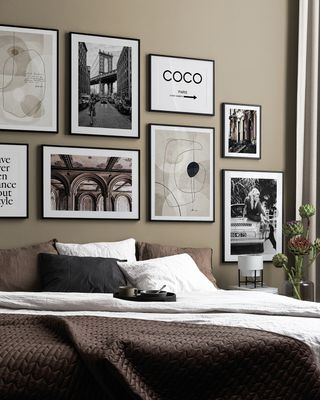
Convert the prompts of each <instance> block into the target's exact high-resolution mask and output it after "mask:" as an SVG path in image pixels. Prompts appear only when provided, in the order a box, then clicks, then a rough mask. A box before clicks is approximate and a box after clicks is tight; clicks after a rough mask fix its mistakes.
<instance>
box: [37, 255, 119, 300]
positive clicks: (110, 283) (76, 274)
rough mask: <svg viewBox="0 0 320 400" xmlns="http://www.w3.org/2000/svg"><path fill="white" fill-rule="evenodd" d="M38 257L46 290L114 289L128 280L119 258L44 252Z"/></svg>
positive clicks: (103, 291)
mask: <svg viewBox="0 0 320 400" xmlns="http://www.w3.org/2000/svg"><path fill="white" fill-rule="evenodd" d="M38 261H39V274H40V279H41V284H42V290H43V291H45V292H80V293H81V292H82V293H114V292H116V291H117V290H118V288H119V286H124V285H126V284H127V282H126V279H125V277H124V275H123V273H122V272H121V270H120V268H119V267H118V264H117V261H120V260H117V259H116V258H104V257H77V256H63V255H54V254H47V253H41V254H39V260H38Z"/></svg>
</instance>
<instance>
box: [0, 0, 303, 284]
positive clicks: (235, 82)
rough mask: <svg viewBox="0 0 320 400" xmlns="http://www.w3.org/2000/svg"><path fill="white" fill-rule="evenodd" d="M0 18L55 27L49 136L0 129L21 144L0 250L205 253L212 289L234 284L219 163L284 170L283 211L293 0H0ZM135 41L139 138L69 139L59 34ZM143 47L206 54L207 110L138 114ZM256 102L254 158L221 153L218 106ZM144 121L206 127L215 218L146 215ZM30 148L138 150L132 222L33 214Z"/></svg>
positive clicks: (269, 272) (35, 168)
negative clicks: (144, 246)
mask: <svg viewBox="0 0 320 400" xmlns="http://www.w3.org/2000/svg"><path fill="white" fill-rule="evenodd" d="M0 8H1V22H2V23H4V24H13V25H25V26H35V27H44V28H45V27H47V28H57V29H59V30H60V54H59V57H60V63H59V64H60V65H59V74H60V82H59V90H60V95H59V115H60V121H59V133H58V134H57V135H55V134H50V133H46V134H45V133H17V132H12V133H10V132H1V133H0V135H1V139H0V142H17V143H19V142H20V143H24V142H27V143H29V144H30V172H29V174H30V175H29V179H30V184H29V192H30V199H29V200H30V206H29V219H27V220H4V219H3V220H1V222H0V224H1V225H0V226H1V230H0V235H1V237H0V247H2V248H5V247H13V246H20V245H24V244H31V243H36V242H38V241H42V240H47V239H50V238H53V237H56V238H58V239H59V240H60V241H68V242H89V241H112V240H118V239H124V238H127V237H134V238H136V239H138V240H145V241H152V242H160V243H164V244H174V245H181V246H195V247H197V246H209V247H213V249H214V259H213V262H214V271H215V275H216V277H217V280H218V283H219V284H220V285H221V286H223V287H224V286H226V285H228V284H234V283H235V282H236V277H237V270H236V266H235V264H222V263H221V240H222V232H221V231H222V229H221V228H222V213H221V211H222V210H221V172H220V170H221V169H224V168H226V169H252V170H280V171H286V174H285V183H286V199H287V200H286V215H287V216H288V217H290V216H291V217H292V216H293V211H294V204H293V202H292V201H291V200H292V199H293V196H294V127H295V93H296V75H295V74H296V47H297V15H298V0H197V1H191V0H90V1H84V0H54V1H52V0H27V1H25V0H0ZM69 31H74V32H83V33H94V34H104V35H113V36H127V37H132V38H140V39H141V98H140V102H141V137H140V139H123V138H122V139H115V138H108V137H94V136H93V137H80V136H71V135H69V98H70V95H69V86H70V75H69V44H68V36H67V34H68V32H69ZM149 53H159V54H168V55H177V56H187V57H188V56H190V57H196V58H197V57H198V58H208V59H214V60H215V62H216V91H215V101H216V116H215V117H207V116H192V115H183V114H177V115H175V114H166V113H151V112H147V111H146V94H147V89H148V88H147V85H146V83H147V80H146V59H147V54H149ZM222 102H236V103H249V104H261V106H262V159H261V160H254V161H249V160H236V159H223V158H221V155H220V148H221V103H222ZM150 122H155V123H167V124H185V125H197V126H209V127H211V126H213V127H215V130H216V141H215V143H216V208H215V212H216V221H215V223H212V224H208V223H155V222H153V223H152V222H149V221H147V209H146V205H147V198H148V192H147V188H148V184H147V182H146V171H147V168H148V165H147V159H148V149H147V140H146V136H147V129H146V124H147V123H150ZM40 144H52V145H55V144H63V145H68V146H72V145H78V146H86V145H87V146H97V147H120V148H121V147H123V148H140V149H141V151H142V154H141V156H142V157H141V220H140V221H138V222H136V221H135V222H134V221H105V220H98V221H90V220H88V221H86V220H84V221H75V220H42V219H41V157H40V148H39V145H40ZM265 277H266V282H267V283H268V284H269V285H278V284H280V283H281V280H282V278H283V273H282V271H279V270H276V269H275V268H274V267H273V266H272V265H271V264H270V263H267V264H266V265H265Z"/></svg>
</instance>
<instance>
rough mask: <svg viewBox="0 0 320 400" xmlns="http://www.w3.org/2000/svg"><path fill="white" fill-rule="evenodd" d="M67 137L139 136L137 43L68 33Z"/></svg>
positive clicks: (129, 40) (131, 40) (128, 40)
mask: <svg viewBox="0 0 320 400" xmlns="http://www.w3.org/2000/svg"><path fill="white" fill-rule="evenodd" d="M71 82H72V86H71V110H72V118H71V120H72V123H71V133H77V134H86V135H88V134H89V135H103V136H119V137H121V136H125V137H138V136H139V40H138V39H126V38H115V37H109V36H94V35H85V34H78V33H71Z"/></svg>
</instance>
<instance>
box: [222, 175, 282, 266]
mask: <svg viewBox="0 0 320 400" xmlns="http://www.w3.org/2000/svg"><path fill="white" fill-rule="evenodd" d="M223 186H224V198H223V204H224V262H228V261H229V262H237V260H238V255H240V254H261V255H263V259H264V261H271V260H272V257H273V256H274V255H275V254H276V253H281V252H282V221H283V173H282V172H263V171H230V170H224V171H223Z"/></svg>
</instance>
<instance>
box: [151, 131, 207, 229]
mask: <svg viewBox="0 0 320 400" xmlns="http://www.w3.org/2000/svg"><path fill="white" fill-rule="evenodd" d="M150 134H151V140H150V144H151V151H150V153H151V159H150V162H151V168H150V170H151V173H150V175H151V204H150V214H151V215H150V218H151V220H153V221H195V222H201V221H203V222H205V221H206V222H213V221H214V129H213V128H200V127H192V126H168V125H156V124H152V125H150Z"/></svg>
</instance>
